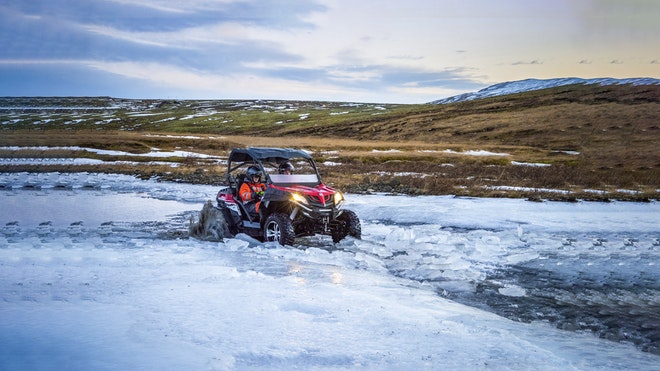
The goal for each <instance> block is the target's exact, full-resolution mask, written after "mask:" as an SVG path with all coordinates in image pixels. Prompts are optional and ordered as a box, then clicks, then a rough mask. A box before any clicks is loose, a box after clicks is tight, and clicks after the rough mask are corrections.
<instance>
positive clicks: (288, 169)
mask: <svg viewBox="0 0 660 371" xmlns="http://www.w3.org/2000/svg"><path fill="white" fill-rule="evenodd" d="M277 170H278V172H279V173H280V174H284V175H291V174H293V170H294V167H293V165H291V163H290V162H289V161H285V162H283V163H281V164H280V166H279V168H278V169H277Z"/></svg>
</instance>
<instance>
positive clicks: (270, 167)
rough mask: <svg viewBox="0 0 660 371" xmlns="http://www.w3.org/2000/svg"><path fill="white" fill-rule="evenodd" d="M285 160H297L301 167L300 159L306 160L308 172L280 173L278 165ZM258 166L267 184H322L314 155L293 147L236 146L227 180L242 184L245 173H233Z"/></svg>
mask: <svg viewBox="0 0 660 371" xmlns="http://www.w3.org/2000/svg"><path fill="white" fill-rule="evenodd" d="M285 161H296V162H298V163H297V164H295V165H298V166H296V167H300V163H299V162H300V161H304V163H305V168H306V169H308V172H307V173H306V174H305V173H303V174H295V175H280V174H278V173H277V168H278V166H279V165H280V164H281V163H283V162H285ZM251 165H254V166H258V167H259V169H260V170H261V172H262V173H263V174H264V181H265V183H266V184H276V185H282V186H287V185H293V184H302V185H307V186H316V185H319V184H321V183H322V182H321V176H320V175H319V172H318V169H317V167H316V164H315V163H314V160H313V159H312V156H311V155H310V154H309V153H307V152H305V151H301V150H297V149H292V148H263V147H249V148H235V149H233V150H232V151H231V153H230V154H229V159H228V162H227V180H228V181H229V185H230V186H234V185H237V186H240V183H242V181H243V180H244V179H243V175H244V174H239V175H238V176H235V175H233V174H234V173H235V172H236V171H237V170H239V169H241V168H243V167H245V169H247V166H251Z"/></svg>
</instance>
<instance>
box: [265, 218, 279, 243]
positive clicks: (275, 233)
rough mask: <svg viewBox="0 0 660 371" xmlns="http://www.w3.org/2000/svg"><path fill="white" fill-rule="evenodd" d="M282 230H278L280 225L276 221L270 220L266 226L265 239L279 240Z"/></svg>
mask: <svg viewBox="0 0 660 371" xmlns="http://www.w3.org/2000/svg"><path fill="white" fill-rule="evenodd" d="M281 235H282V232H281V231H280V226H279V224H277V223H276V222H270V223H268V225H267V226H266V240H268V241H279V240H280V236H281Z"/></svg>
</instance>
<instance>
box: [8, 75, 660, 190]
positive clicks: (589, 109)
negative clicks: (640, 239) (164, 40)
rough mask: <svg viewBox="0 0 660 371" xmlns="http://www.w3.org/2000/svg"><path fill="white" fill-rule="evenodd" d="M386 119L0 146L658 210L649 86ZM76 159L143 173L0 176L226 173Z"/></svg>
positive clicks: (155, 130) (559, 92)
mask: <svg viewBox="0 0 660 371" xmlns="http://www.w3.org/2000/svg"><path fill="white" fill-rule="evenodd" d="M389 108H390V109H388V111H387V112H385V113H383V114H365V113H363V112H357V111H353V112H351V114H346V115H340V116H332V119H330V116H328V115H327V114H326V115H324V116H322V115H321V113H316V112H313V114H312V115H310V118H309V119H308V120H304V121H303V120H293V119H289V120H288V121H285V124H282V125H272V124H269V123H268V122H262V121H260V120H262V119H261V116H258V117H257V116H254V117H252V118H251V120H252V121H251V123H250V124H249V125H248V124H242V125H234V126H227V125H224V126H223V125H206V124H205V125H200V122H201V121H195V120H194V119H193V120H190V121H186V122H185V125H180V126H172V125H168V126H166V127H163V126H162V125H156V124H154V123H152V122H149V121H140V123H139V125H137V124H136V125H135V126H134V128H133V129H131V130H123V129H118V128H117V127H116V126H113V127H103V128H99V127H94V128H91V127H71V126H67V127H66V128H64V127H52V126H51V127H45V128H44V127H35V126H34V125H32V126H30V125H24V126H20V127H19V126H14V127H12V126H11V125H9V126H8V125H3V127H2V128H0V134H1V137H0V146H2V147H7V146H18V147H37V146H46V147H70V146H79V147H91V148H98V149H113V150H121V151H126V152H130V153H144V152H148V151H150V149H151V148H159V149H161V150H168V149H181V150H187V151H192V152H198V153H207V154H213V155H219V156H225V155H227V154H228V152H229V151H230V150H231V148H234V147H244V146H268V147H296V148H304V149H306V150H310V151H313V155H314V157H315V159H316V161H317V162H318V163H319V164H320V169H321V173H322V176H323V178H324V180H325V181H326V183H328V184H330V185H333V186H336V187H338V188H340V189H343V190H345V191H349V192H394V193H405V194H414V195H420V194H450V195H460V196H479V197H525V198H529V199H534V200H541V199H551V200H578V199H585V200H610V199H619V200H632V201H648V200H657V198H658V192H659V191H660V150H659V149H658V148H660V146H659V139H660V86H659V85H652V86H630V85H615V86H599V85H571V86H564V87H559V88H553V89H546V90H541V91H535V92H528V93H522V94H515V95H508V96H503V97H496V98H489V99H482V100H475V101H470V102H462V103H453V104H446V105H397V106H392V107H389ZM223 114H224V115H227V114H226V113H224V112H223ZM238 114H239V113H236V115H238ZM240 115H241V116H240V117H239V116H235V117H234V118H235V119H236V120H237V121H238V120H239V119H240V118H241V117H244V116H245V115H246V113H244V112H243V113H240ZM118 116H119V115H118ZM262 116H264V117H267V118H268V120H272V116H271V117H269V116H268V115H262ZM285 117H289V116H285ZM315 117H318V118H316V119H315ZM1 118H2V110H1V107H0V119H1ZM122 120H123V121H122ZM130 120H131V118H130V117H128V116H120V119H119V120H118V122H119V123H121V125H123V126H121V127H125V126H126V125H128V124H130V123H131V121H130ZM200 120H201V119H200ZM0 121H1V120H0ZM207 121H208V120H207ZM187 134H191V135H187ZM466 151H487V152H490V153H491V155H490V156H484V155H482V156H475V155H470V154H473V153H474V152H466ZM482 154H483V152H482ZM503 154H508V155H506V156H505V155H503ZM80 155H81V151H71V150H67V149H66V148H63V149H60V150H57V151H54V150H48V151H44V150H40V149H38V148H31V149H20V150H16V149H0V159H2V158H5V159H10V158H45V157H60V158H70V157H76V156H80ZM84 156H85V157H87V158H90V157H91V158H97V159H102V160H106V161H114V160H120V161H128V160H130V161H136V162H145V165H144V166H142V165H140V166H136V165H135V164H133V165H121V164H108V165H77V166H72V165H47V166H46V165H41V164H36V165H24V166H16V165H7V163H6V162H5V163H3V162H0V171H1V172H15V171H62V172H68V171H88V172H98V171H102V172H116V173H130V174H136V175H139V176H142V177H158V178H159V179H163V180H174V181H182V182H192V183H207V184H221V183H222V182H223V181H224V171H225V169H223V168H221V167H219V166H217V165H216V164H214V163H212V162H209V161H204V160H200V159H192V158H187V159H171V161H178V162H180V163H181V164H180V166H178V167H175V168H173V167H169V166H165V165H147V164H146V161H150V160H152V159H147V158H144V157H134V158H133V157H131V158H130V159H129V158H126V156H123V157H121V158H119V157H113V156H108V155H97V154H94V153H84ZM326 161H327V162H328V164H326V165H324V163H325V162H326ZM539 164H544V165H546V166H539Z"/></svg>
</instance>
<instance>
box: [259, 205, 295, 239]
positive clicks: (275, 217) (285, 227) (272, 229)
mask: <svg viewBox="0 0 660 371" xmlns="http://www.w3.org/2000/svg"><path fill="white" fill-rule="evenodd" d="M295 237H296V234H295V231H294V230H293V224H291V219H289V217H287V216H286V215H285V214H281V213H275V214H271V215H269V216H268V218H266V223H265V224H264V242H278V243H280V244H281V245H290V246H292V245H293V241H294V239H295Z"/></svg>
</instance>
